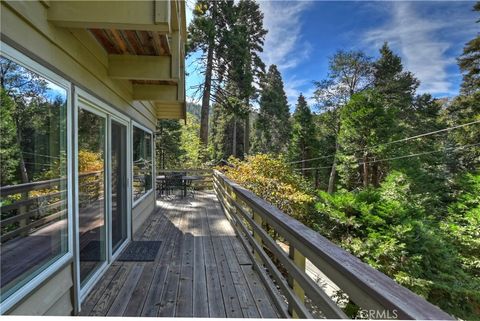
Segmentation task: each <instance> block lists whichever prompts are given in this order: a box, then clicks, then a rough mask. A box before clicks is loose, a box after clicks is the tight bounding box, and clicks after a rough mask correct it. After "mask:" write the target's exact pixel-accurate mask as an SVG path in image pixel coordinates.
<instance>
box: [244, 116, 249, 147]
mask: <svg viewBox="0 0 480 321" xmlns="http://www.w3.org/2000/svg"><path fill="white" fill-rule="evenodd" d="M249 151H250V115H249V114H247V116H246V117H245V132H244V133H243V153H244V154H245V155H247V154H248V152H249Z"/></svg>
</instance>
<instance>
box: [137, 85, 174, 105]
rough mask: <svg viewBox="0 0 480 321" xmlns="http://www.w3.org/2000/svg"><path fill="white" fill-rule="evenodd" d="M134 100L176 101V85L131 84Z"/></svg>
mask: <svg viewBox="0 0 480 321" xmlns="http://www.w3.org/2000/svg"><path fill="white" fill-rule="evenodd" d="M133 99H134V100H155V101H162V102H176V101H177V86H172V85H137V84H134V85H133Z"/></svg>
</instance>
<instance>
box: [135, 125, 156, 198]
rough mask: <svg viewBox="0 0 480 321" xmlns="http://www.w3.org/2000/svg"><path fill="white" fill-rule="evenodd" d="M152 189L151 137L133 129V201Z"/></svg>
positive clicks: (137, 129) (138, 129)
mask: <svg viewBox="0 0 480 321" xmlns="http://www.w3.org/2000/svg"><path fill="white" fill-rule="evenodd" d="M151 189H152V135H151V134H150V133H147V132H146V131H144V130H142V129H140V128H137V127H135V126H134V127H133V200H134V201H135V200H137V199H139V198H140V197H142V196H143V195H145V194H146V193H147V192H148V191H149V190H151Z"/></svg>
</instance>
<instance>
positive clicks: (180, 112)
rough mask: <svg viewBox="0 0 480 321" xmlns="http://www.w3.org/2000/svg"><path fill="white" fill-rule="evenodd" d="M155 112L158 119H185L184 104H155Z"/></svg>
mask: <svg viewBox="0 0 480 321" xmlns="http://www.w3.org/2000/svg"><path fill="white" fill-rule="evenodd" d="M155 112H156V115H157V118H158V119H185V118H186V105H185V103H184V102H172V103H161V102H156V103H155Z"/></svg>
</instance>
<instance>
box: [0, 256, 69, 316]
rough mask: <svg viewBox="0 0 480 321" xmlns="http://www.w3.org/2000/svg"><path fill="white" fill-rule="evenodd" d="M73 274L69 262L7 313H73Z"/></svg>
mask: <svg viewBox="0 0 480 321" xmlns="http://www.w3.org/2000/svg"><path fill="white" fill-rule="evenodd" d="M72 275H73V274H72V264H68V265H67V266H66V267H65V268H63V269H62V270H60V271H59V272H58V273H56V274H55V275H54V276H53V277H52V278H50V279H49V280H47V281H46V282H44V283H43V284H42V285H41V286H39V287H38V288H37V289H36V290H35V291H33V292H32V293H31V294H30V295H29V296H27V297H26V298H25V299H23V300H22V301H21V303H19V304H17V305H16V306H15V307H13V308H12V309H11V310H10V311H8V312H7V314H12V315H71V314H72V311H73V305H72V302H73V298H72V287H73V279H72Z"/></svg>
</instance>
